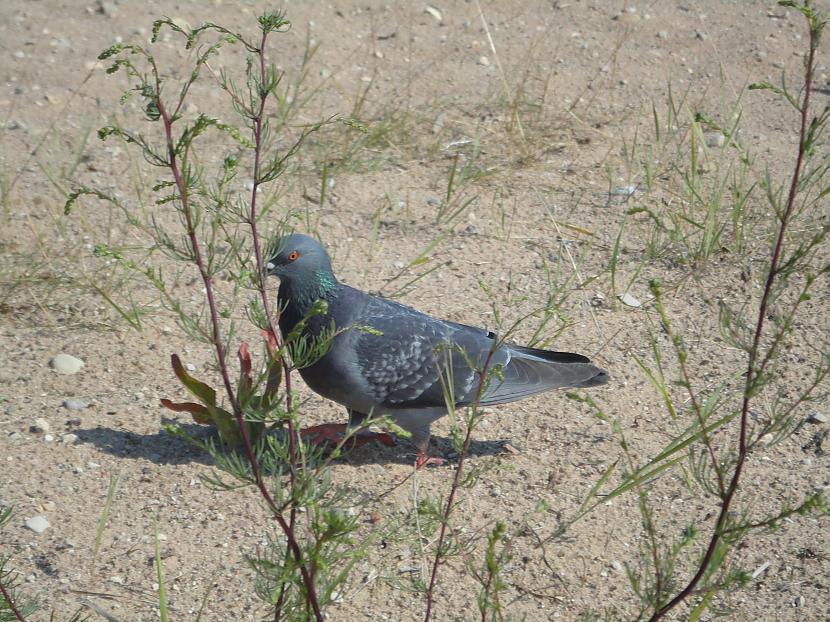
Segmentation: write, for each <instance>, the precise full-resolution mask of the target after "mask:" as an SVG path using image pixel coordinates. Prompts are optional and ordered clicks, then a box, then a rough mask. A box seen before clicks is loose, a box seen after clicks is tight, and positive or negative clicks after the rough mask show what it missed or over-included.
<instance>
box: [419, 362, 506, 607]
mask: <svg viewBox="0 0 830 622" xmlns="http://www.w3.org/2000/svg"><path fill="white" fill-rule="evenodd" d="M494 350H495V345H494V347H493V348H491V350H490V352H488V353H487V358H486V359H485V360H484V366H483V367H482V370H481V374H480V377H479V381H478V389H477V390H476V397H475V401H473V406H472V407H471V408H472V409H473V414H472V416H471V417H470V419H471V420H472V419H473V418H474V417H475V415H476V411H477V410H478V404H479V402H480V401H481V395H482V393H483V392H484V388H485V386H486V384H487V372H488V369H489V367H490V360H491V359H492V358H493V352H494ZM472 435H473V426H472V425H471V424H468V425H467V430H466V433H465V435H464V443H463V445H462V446H461V451H460V452H458V466H457V467H456V469H455V475H454V476H453V479H452V484H451V485H450V492H449V494H448V495H447V503H446V505H445V506H444V512H443V514H442V516H441V531H440V532H439V534H438V542H437V543H436V545H435V558H434V559H433V560H432V570H431V572H430V575H429V586H428V587H427V592H426V601H427V602H426V611H425V612H424V622H429V620H430V618H431V616H432V605H433V600H434V594H435V584H436V582H437V580H438V565H439V564H440V563H441V548H442V547H443V546H444V540H445V539H446V534H447V525H448V524H449V522H450V514H452V509H453V505H454V503H455V495H456V493H457V492H458V488H459V486H460V484H461V472H462V471H463V470H464V458H465V457H466V456H467V452H468V451H469V449H470V442H471V441H472V439H473V436H472Z"/></svg>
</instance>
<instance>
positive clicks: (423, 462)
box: [415, 449, 447, 471]
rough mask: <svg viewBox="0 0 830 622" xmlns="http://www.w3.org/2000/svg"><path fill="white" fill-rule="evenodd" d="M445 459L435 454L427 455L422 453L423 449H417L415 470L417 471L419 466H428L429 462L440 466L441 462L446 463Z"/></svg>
mask: <svg viewBox="0 0 830 622" xmlns="http://www.w3.org/2000/svg"><path fill="white" fill-rule="evenodd" d="M446 463H447V461H446V460H444V459H443V458H438V457H437V456H428V455H426V453H424V451H423V450H421V449H419V450H418V453H417V454H415V470H416V471H417V470H418V469H420V468H423V467H425V466H428V465H430V464H434V465H436V466H441V465H442V464H446Z"/></svg>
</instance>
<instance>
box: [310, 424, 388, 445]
mask: <svg viewBox="0 0 830 622" xmlns="http://www.w3.org/2000/svg"><path fill="white" fill-rule="evenodd" d="M348 431H349V430H348V425H347V424H345V423H324V424H322V425H314V426H311V427H310V428H303V429H302V430H300V436H302V438H303V440H305V441H308V442H309V443H311V444H313V445H323V444H326V443H328V444H331V445H335V446H336V445H339V444H340V443H342V442H343V439H344V438H345V437H346V434H348ZM371 441H378V442H379V443H382V444H384V445H386V446H387V447H394V446H395V441H394V439H393V438H392V437H391V436H389V435H388V434H386V433H385V432H369V431H367V430H361V431H360V432H358V433H357V434H355V435H353V436H351V437H350V438H349V440H348V441H347V442H346V446H348V447H349V448H350V449H357V448H358V447H363V445H365V444H366V443H369V442H371Z"/></svg>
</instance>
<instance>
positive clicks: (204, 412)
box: [161, 398, 213, 424]
mask: <svg viewBox="0 0 830 622" xmlns="http://www.w3.org/2000/svg"><path fill="white" fill-rule="evenodd" d="M161 405H162V406H164V407H165V408H167V409H169V410H172V411H174V412H177V413H190V414H191V415H192V416H193V421H195V422H196V423H203V424H209V423H213V421H212V420H211V417H210V410H208V408H207V406H202V405H201V404H197V403H196V402H171V401H170V400H168V399H166V398H162V400H161Z"/></svg>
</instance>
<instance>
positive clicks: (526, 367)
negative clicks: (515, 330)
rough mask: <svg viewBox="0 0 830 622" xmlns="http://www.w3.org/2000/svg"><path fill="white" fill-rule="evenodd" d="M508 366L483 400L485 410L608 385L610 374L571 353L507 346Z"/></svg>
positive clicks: (492, 381) (580, 356)
mask: <svg viewBox="0 0 830 622" xmlns="http://www.w3.org/2000/svg"><path fill="white" fill-rule="evenodd" d="M502 349H503V351H505V353H506V354H507V355H508V359H507V362H506V363H505V364H504V365H503V367H502V368H501V370H500V377H499V376H496V375H494V376H493V377H492V379H491V381H490V386H489V387H487V389H486V390H485V391H484V395H483V396H482V398H481V400H480V404H481V405H482V406H490V405H495V404H506V403H508V402H515V401H517V400H521V399H524V398H526V397H530V396H531V395H536V394H537V393H543V392H545V391H550V390H552V389H581V388H586V387H595V386H599V385H603V384H605V383H606V382H608V373H607V372H606V371H605V370H603V369H600V368H599V367H597V366H596V365H593V364H592V363H591V361H590V359H589V358H587V357H585V356H582V355H581V354H572V353H570V352H552V351H549V350H539V349H536V348H526V347H523V346H517V345H513V344H510V345H505V346H503V348H502Z"/></svg>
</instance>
